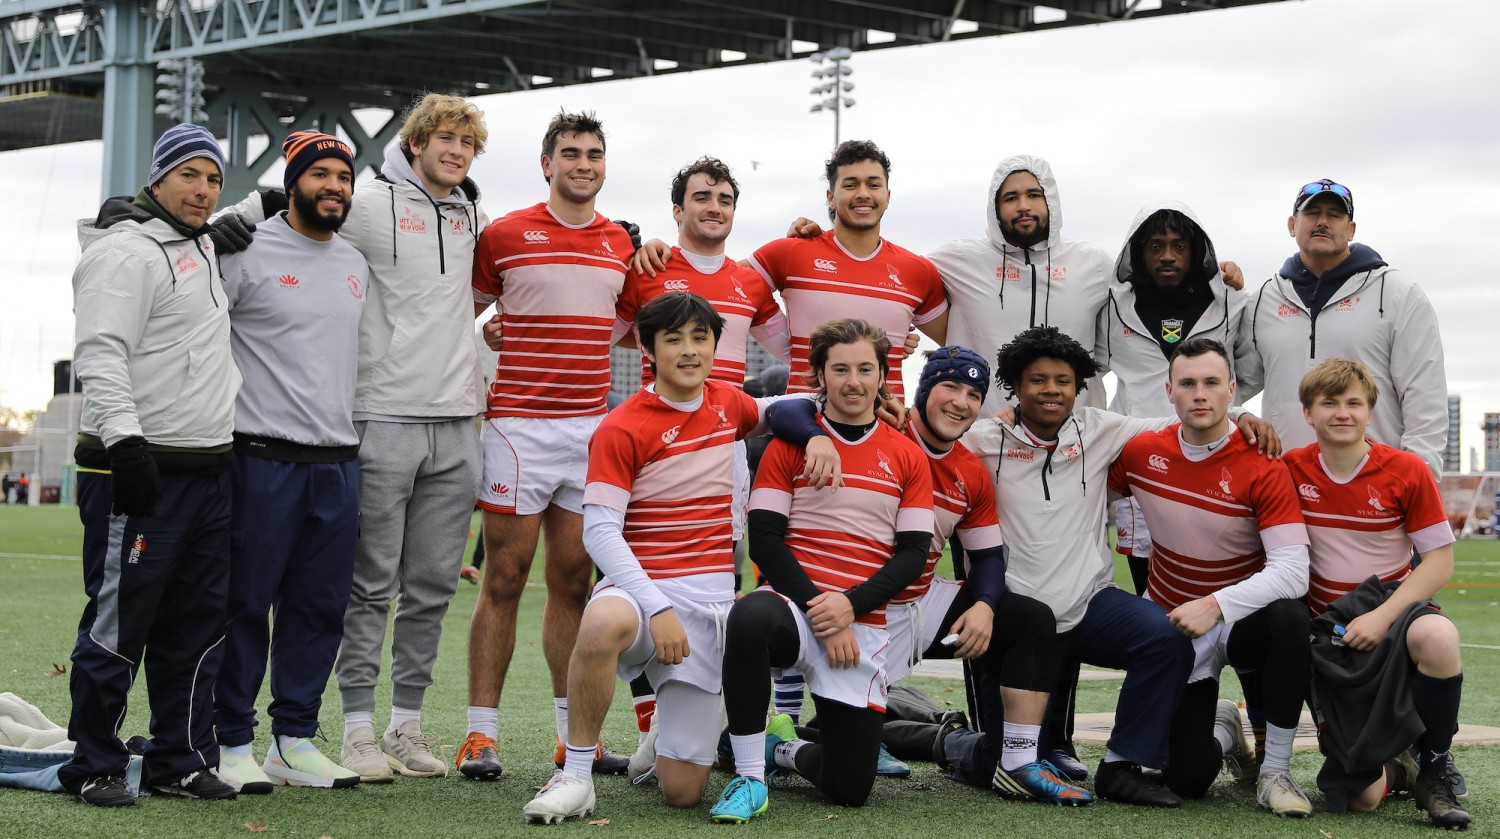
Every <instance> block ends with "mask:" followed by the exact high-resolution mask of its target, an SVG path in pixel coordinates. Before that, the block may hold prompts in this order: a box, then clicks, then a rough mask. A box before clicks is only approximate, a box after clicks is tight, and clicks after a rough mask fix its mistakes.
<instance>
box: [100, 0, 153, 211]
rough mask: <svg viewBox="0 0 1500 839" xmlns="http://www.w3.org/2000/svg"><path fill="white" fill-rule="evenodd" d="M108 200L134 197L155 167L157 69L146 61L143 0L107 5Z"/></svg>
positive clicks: (106, 181)
mask: <svg viewBox="0 0 1500 839" xmlns="http://www.w3.org/2000/svg"><path fill="white" fill-rule="evenodd" d="M103 13H104V31H105V33H106V35H105V38H106V42H105V51H106V54H107V55H108V56H109V57H110V60H109V63H108V64H107V65H106V66H105V68H104V177H103V179H102V180H103V188H104V195H103V196H102V197H103V198H108V197H110V196H112V195H134V194H135V192H136V190H138V189H140V188H141V187H142V186H145V184H146V176H147V174H148V173H149V172H150V171H151V145H152V143H154V142H155V140H156V138H155V136H153V131H152V129H153V124H152V119H153V116H152V107H153V85H154V84H155V67H153V66H152V65H151V64H148V63H146V62H145V52H146V20H145V16H144V15H142V14H141V12H140V7H139V4H136V3H131V2H125V0H114V2H111V3H109V4H108V5H107V6H105V7H104V10H103Z"/></svg>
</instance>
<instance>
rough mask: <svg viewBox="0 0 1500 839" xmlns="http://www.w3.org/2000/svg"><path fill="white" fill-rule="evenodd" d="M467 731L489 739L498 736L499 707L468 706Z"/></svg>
mask: <svg viewBox="0 0 1500 839" xmlns="http://www.w3.org/2000/svg"><path fill="white" fill-rule="evenodd" d="M469 733H470V734H483V735H484V736H486V737H488V738H490V739H491V740H493V739H495V738H496V737H499V736H500V709H499V708H490V707H487V706H484V705H470V706H469Z"/></svg>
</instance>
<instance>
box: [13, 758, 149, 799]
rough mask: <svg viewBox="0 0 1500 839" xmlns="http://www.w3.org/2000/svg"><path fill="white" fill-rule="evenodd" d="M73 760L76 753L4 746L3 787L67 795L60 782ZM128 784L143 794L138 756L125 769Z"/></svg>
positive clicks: (137, 792)
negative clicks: (59, 773)
mask: <svg viewBox="0 0 1500 839" xmlns="http://www.w3.org/2000/svg"><path fill="white" fill-rule="evenodd" d="M72 757H73V753H72V752H44V751H37V750H35V749H17V748H14V747H11V746H0V787H15V788H16V789H32V790H36V791H37V792H67V790H66V789H64V788H63V785H62V781H60V780H58V778H57V770H59V769H61V768H62V766H63V764H64V763H67V762H68V761H69V760H71V759H72ZM125 784H126V785H127V786H129V787H130V791H131V792H132V793H134V794H135V795H140V794H141V791H140V790H141V759H140V758H139V757H135V756H134V755H132V756H131V758H130V765H129V766H128V767H126V769H125Z"/></svg>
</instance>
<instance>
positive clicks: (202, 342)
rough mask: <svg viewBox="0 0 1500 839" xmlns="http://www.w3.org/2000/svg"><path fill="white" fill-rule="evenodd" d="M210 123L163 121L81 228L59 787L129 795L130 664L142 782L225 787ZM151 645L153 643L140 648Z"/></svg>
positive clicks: (178, 791)
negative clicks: (74, 573) (83, 601)
mask: <svg viewBox="0 0 1500 839" xmlns="http://www.w3.org/2000/svg"><path fill="white" fill-rule="evenodd" d="M223 173H224V154H223V152H222V151H220V149H219V144H218V141H217V140H215V139H214V136H213V135H212V134H210V133H209V132H208V130H207V129H205V128H202V127H200V126H197V125H189V124H186V123H184V124H181V125H176V126H173V127H172V128H170V129H168V130H167V131H166V133H164V134H162V136H161V137H160V138H159V139H158V140H157V141H156V145H155V147H154V148H153V149H152V153H151V173H150V179H149V180H148V181H147V184H146V186H144V187H142V188H141V191H140V192H139V193H137V194H136V196H135V199H134V200H130V199H126V198H111V199H109V200H108V201H106V202H104V206H102V207H101V208H100V209H99V216H98V218H97V219H96V220H95V221H94V223H93V224H92V225H90V224H87V223H83V222H80V224H79V240H80V243H81V244H82V246H83V257H82V258H81V259H80V260H79V262H78V267H77V269H76V270H75V271H74V272H73V295H74V303H73V307H74V312H75V313H76V315H77V341H76V345H77V346H76V349H75V351H74V356H73V358H74V364H75V369H76V370H77V372H78V378H79V380H80V381H82V382H83V393H84V405H83V415H82V417H81V420H80V426H79V427H80V433H79V435H78V448H77V450H76V451H75V453H74V457H75V459H76V460H77V462H78V467H79V469H78V517H79V519H81V520H82V522H83V580H84V592H85V593H86V594H87V595H88V604H87V605H86V606H85V607H84V610H83V617H82V619H81V620H80V621H79V624H78V641H77V644H76V645H75V646H74V648H73V672H72V674H71V675H70V676H69V688H70V692H71V694H72V697H73V711H72V716H71V717H70V718H69V721H68V736H69V737H70V738H72V739H73V740H74V741H75V742H76V744H77V745H76V747H75V749H74V752H73V757H72V759H71V760H69V761H68V763H66V764H64V765H63V766H62V767H61V768H60V769H59V770H58V781H59V782H60V783H61V784H62V786H63V788H64V789H65V790H67V791H68V792H71V793H73V794H74V795H77V796H78V797H79V798H81V799H82V800H83V801H84V802H85V803H88V804H92V805H95V806H98V807H125V806H130V805H133V804H134V803H135V795H134V794H133V792H132V791H131V789H130V788H129V787H127V786H126V783H125V778H124V776H125V769H126V766H127V765H128V763H129V760H130V755H129V753H128V752H127V751H126V749H125V745H124V744H123V743H121V742H120V736H119V726H120V723H121V722H122V721H123V720H124V718H125V706H126V698H127V696H128V694H129V693H130V687H131V684H132V683H133V682H134V681H135V676H136V673H137V671H138V670H139V669H140V664H141V660H142V658H143V657H144V658H145V662H146V675H147V680H148V682H149V688H150V694H149V700H150V703H151V710H152V713H151V736H152V742H151V748H150V749H149V750H148V752H147V754H146V755H145V767H144V770H143V777H142V780H143V782H144V783H145V784H146V785H148V786H150V787H151V788H152V789H153V790H154V791H156V792H158V793H162V794H166V795H176V796H183V797H186V798H209V799H225V798H234V797H235V791H234V788H233V787H231V786H229V785H228V784H226V783H224V782H223V781H222V780H220V779H219V777H218V776H217V775H216V774H214V772H213V770H214V769H216V768H217V767H218V765H219V747H218V744H217V743H215V742H214V736H213V727H212V723H213V719H212V711H213V695H212V694H213V671H214V667H213V664H214V662H213V658H214V657H215V656H216V655H217V653H216V652H215V648H216V647H217V646H218V645H219V643H220V642H221V641H222V640H223V636H224V623H225V619H226V600H227V595H228V588H229V527H230V479H229V466H230V463H231V461H232V460H233V458H234V453H233V451H232V450H231V442H232V440H233V436H232V435H233V431H234V399H235V393H236V392H237V391H238V390H239V386H240V374H239V371H238V370H236V369H235V366H234V361H233V359H232V358H231V357H230V350H229V310H228V307H227V306H226V305H225V302H224V288H223V284H222V282H221V279H220V275H219V266H218V259H217V256H216V254H215V253H214V246H213V243H212V242H211V241H210V240H209V236H208V231H207V229H206V228H205V225H206V224H207V222H208V217H209V215H210V214H211V213H212V212H213V210H214V205H215V204H217V203H218V201H219V191H220V189H221V187H222V185H223V182H224V174H223ZM148 642H149V643H148Z"/></svg>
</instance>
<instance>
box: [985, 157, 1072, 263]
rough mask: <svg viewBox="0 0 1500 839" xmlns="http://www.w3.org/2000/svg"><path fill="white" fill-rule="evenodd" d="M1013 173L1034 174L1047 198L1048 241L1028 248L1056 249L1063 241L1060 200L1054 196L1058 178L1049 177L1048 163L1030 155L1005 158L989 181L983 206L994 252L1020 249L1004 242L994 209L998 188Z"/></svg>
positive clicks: (1010, 251)
mask: <svg viewBox="0 0 1500 839" xmlns="http://www.w3.org/2000/svg"><path fill="white" fill-rule="evenodd" d="M1016 172H1030V173H1031V174H1032V175H1034V176H1035V177H1036V179H1037V183H1039V184H1041V187H1042V194H1043V195H1044V196H1046V199H1047V239H1046V241H1042V242H1037V243H1036V244H1034V245H1032V246H1031V248H1030V249H1031V250H1034V251H1042V250H1046V249H1047V248H1049V247H1056V245H1057V243H1058V241H1059V240H1061V239H1062V201H1061V199H1059V198H1058V195H1057V179H1056V178H1054V177H1053V176H1052V165H1051V164H1049V163H1048V162H1047V161H1046V160H1043V159H1042V158H1040V157H1036V156H1035V155H1030V154H1018V155H1015V156H1013V157H1007V158H1005V159H1004V160H1002V161H1000V165H999V166H996V167H995V174H994V176H993V177H991V178H990V191H989V204H988V205H987V206H986V207H985V218H986V220H987V221H986V224H985V236H986V237H987V238H988V239H989V241H990V244H991V245H992V246H994V247H995V249H996V250H999V251H1001V252H1003V253H1018V252H1019V251H1020V250H1021V249H1020V248H1018V247H1016V246H1015V245H1012V244H1011V243H1010V242H1007V241H1005V235H1004V234H1003V233H1001V232H1000V216H999V214H998V213H997V212H996V208H995V196H997V195H999V194H1000V185H1001V184H1003V183H1005V179H1006V178H1008V177H1010V176H1011V175H1013V174H1015V173H1016Z"/></svg>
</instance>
